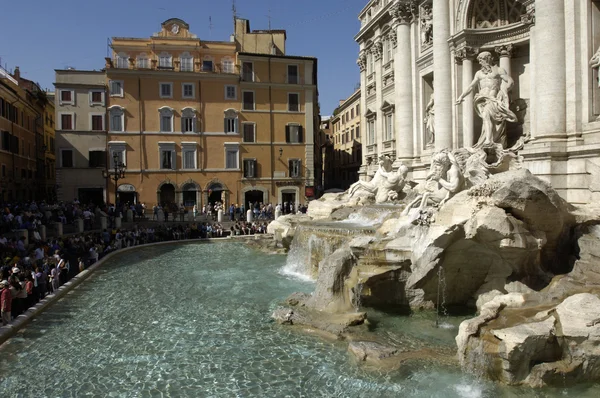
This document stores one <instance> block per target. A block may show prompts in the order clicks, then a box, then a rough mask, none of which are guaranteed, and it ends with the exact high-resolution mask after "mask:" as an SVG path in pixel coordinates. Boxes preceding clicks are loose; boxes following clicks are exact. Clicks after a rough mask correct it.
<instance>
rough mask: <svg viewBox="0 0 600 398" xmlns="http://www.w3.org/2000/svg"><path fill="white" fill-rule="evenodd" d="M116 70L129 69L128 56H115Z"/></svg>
mask: <svg viewBox="0 0 600 398" xmlns="http://www.w3.org/2000/svg"><path fill="white" fill-rule="evenodd" d="M117 68H120V69H128V68H129V55H127V54H126V53H118V54H117Z"/></svg>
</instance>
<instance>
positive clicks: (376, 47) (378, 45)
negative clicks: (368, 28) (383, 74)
mask: <svg viewBox="0 0 600 398" xmlns="http://www.w3.org/2000/svg"><path fill="white" fill-rule="evenodd" d="M371 52H372V53H373V56H374V57H375V61H379V60H380V59H381V57H382V56H383V43H382V42H381V41H377V42H375V43H373V47H371Z"/></svg>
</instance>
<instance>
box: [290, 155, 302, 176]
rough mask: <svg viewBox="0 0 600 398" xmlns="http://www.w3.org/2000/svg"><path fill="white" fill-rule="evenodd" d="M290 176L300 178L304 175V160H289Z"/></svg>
mask: <svg viewBox="0 0 600 398" xmlns="http://www.w3.org/2000/svg"><path fill="white" fill-rule="evenodd" d="M288 168H289V173H290V177H292V178H298V177H301V176H302V160H300V159H290V160H289V161H288Z"/></svg>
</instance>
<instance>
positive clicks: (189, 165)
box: [181, 142, 197, 170]
mask: <svg viewBox="0 0 600 398" xmlns="http://www.w3.org/2000/svg"><path fill="white" fill-rule="evenodd" d="M196 153H197V152H196V143H195V142H182V143H181V158H182V163H183V168H184V169H186V170H194V169H196V168H197V167H196V163H197V162H196V156H197V155H196Z"/></svg>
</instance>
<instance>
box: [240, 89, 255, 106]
mask: <svg viewBox="0 0 600 398" xmlns="http://www.w3.org/2000/svg"><path fill="white" fill-rule="evenodd" d="M245 93H252V109H246V108H244V104H245V102H244V94H245ZM242 110H243V111H255V110H256V92H254V90H242Z"/></svg>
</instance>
